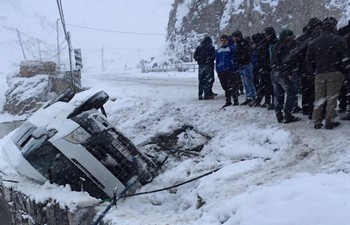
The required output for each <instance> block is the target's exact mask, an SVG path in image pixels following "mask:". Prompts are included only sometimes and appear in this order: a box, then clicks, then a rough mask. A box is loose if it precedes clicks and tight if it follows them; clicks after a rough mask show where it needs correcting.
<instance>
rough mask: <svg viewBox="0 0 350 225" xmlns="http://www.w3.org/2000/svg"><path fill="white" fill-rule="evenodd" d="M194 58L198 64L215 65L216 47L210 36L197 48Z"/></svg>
mask: <svg viewBox="0 0 350 225" xmlns="http://www.w3.org/2000/svg"><path fill="white" fill-rule="evenodd" d="M193 58H194V59H195V60H196V61H197V63H198V64H214V61H215V47H214V46H213V42H212V40H211V38H210V37H209V36H206V37H205V38H204V40H203V41H202V42H201V44H200V45H199V46H198V47H197V48H196V51H195V52H194V55H193Z"/></svg>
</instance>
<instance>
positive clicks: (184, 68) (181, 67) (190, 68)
mask: <svg viewBox="0 0 350 225" xmlns="http://www.w3.org/2000/svg"><path fill="white" fill-rule="evenodd" d="M196 70H198V64H197V63H183V64H171V65H165V66H145V67H142V68H141V72H142V73H149V72H169V71H177V72H195V71H196Z"/></svg>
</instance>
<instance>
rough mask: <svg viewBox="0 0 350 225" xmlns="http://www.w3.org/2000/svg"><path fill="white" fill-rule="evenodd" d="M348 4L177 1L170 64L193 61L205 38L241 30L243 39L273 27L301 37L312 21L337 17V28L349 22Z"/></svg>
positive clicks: (325, 0) (340, 0)
mask: <svg viewBox="0 0 350 225" xmlns="http://www.w3.org/2000/svg"><path fill="white" fill-rule="evenodd" d="M348 8H350V2H349V1H346V0H307V1H305V0H199V1H198V0H174V3H173V5H172V10H171V12H170V15H169V22H168V34H167V43H166V46H167V48H166V57H167V59H170V60H171V61H182V62H189V61H192V55H193V52H194V50H195V48H196V47H197V45H198V44H199V43H200V41H201V39H202V38H203V37H204V36H205V35H209V36H211V37H212V38H213V39H214V43H216V41H217V40H218V37H219V36H220V35H221V34H223V33H225V34H231V33H232V32H233V31H235V30H237V29H238V30H241V31H242V32H243V35H244V36H251V35H253V34H254V33H257V32H262V31H263V30H264V28H266V27H268V26H273V27H274V28H275V29H276V32H277V33H278V32H279V31H281V30H282V29H283V28H288V29H291V30H293V31H294V33H295V34H297V35H298V34H301V32H302V28H303V27H304V26H305V25H306V24H307V22H308V20H309V19H310V18H311V17H318V18H320V19H323V18H325V17H326V16H335V17H336V18H337V19H338V20H339V23H338V26H342V25H345V24H347V21H348V19H350V13H349V11H350V10H349V9H348Z"/></svg>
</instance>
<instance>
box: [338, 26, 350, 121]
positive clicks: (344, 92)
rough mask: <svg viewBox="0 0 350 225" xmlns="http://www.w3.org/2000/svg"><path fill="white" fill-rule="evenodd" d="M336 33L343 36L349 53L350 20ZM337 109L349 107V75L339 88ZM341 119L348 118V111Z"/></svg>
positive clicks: (344, 110) (340, 110) (343, 110)
mask: <svg viewBox="0 0 350 225" xmlns="http://www.w3.org/2000/svg"><path fill="white" fill-rule="evenodd" d="M337 34H338V35H340V36H342V37H344V38H345V43H346V47H347V50H348V54H350V52H349V51H350V20H349V21H348V24H347V25H346V26H343V27H341V28H339V29H338V31H337ZM338 100H339V105H338V106H339V111H338V112H346V111H347V110H348V108H349V109H350V79H349V77H347V76H346V77H345V81H344V83H343V85H342V86H341V88H340V92H339V96H338ZM341 120H350V113H348V115H346V116H345V117H342V118H341Z"/></svg>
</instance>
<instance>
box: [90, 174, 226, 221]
mask: <svg viewBox="0 0 350 225" xmlns="http://www.w3.org/2000/svg"><path fill="white" fill-rule="evenodd" d="M220 169H221V167H219V168H216V169H214V170H211V171H209V172H207V173H205V174H202V175H200V176H197V177H194V178H192V179H190V180H187V181H184V182H181V183H178V184H175V185H173V186H169V187H165V188H161V189H156V190H153V191H146V192H140V193H135V194H131V195H125V193H126V192H127V191H128V190H129V189H130V188H131V186H132V185H133V184H131V185H130V186H129V187H127V188H125V189H124V191H123V192H122V193H120V194H119V196H118V197H117V196H116V191H117V190H116V189H114V192H113V198H112V201H111V203H110V204H109V205H108V206H107V207H106V209H105V210H104V211H103V212H102V214H101V215H100V216H99V217H98V218H97V220H96V221H95V222H94V223H93V225H98V224H99V222H101V220H102V219H103V218H104V217H105V215H106V214H107V213H108V211H109V210H110V209H111V208H112V206H116V205H117V201H118V200H119V199H121V198H129V197H133V196H140V195H146V194H152V193H156V192H161V191H166V190H169V189H172V188H176V187H179V186H182V185H184V184H187V183H190V182H193V181H195V180H198V179H200V178H202V177H205V176H208V175H210V174H212V173H215V172H216V171H218V170H220Z"/></svg>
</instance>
